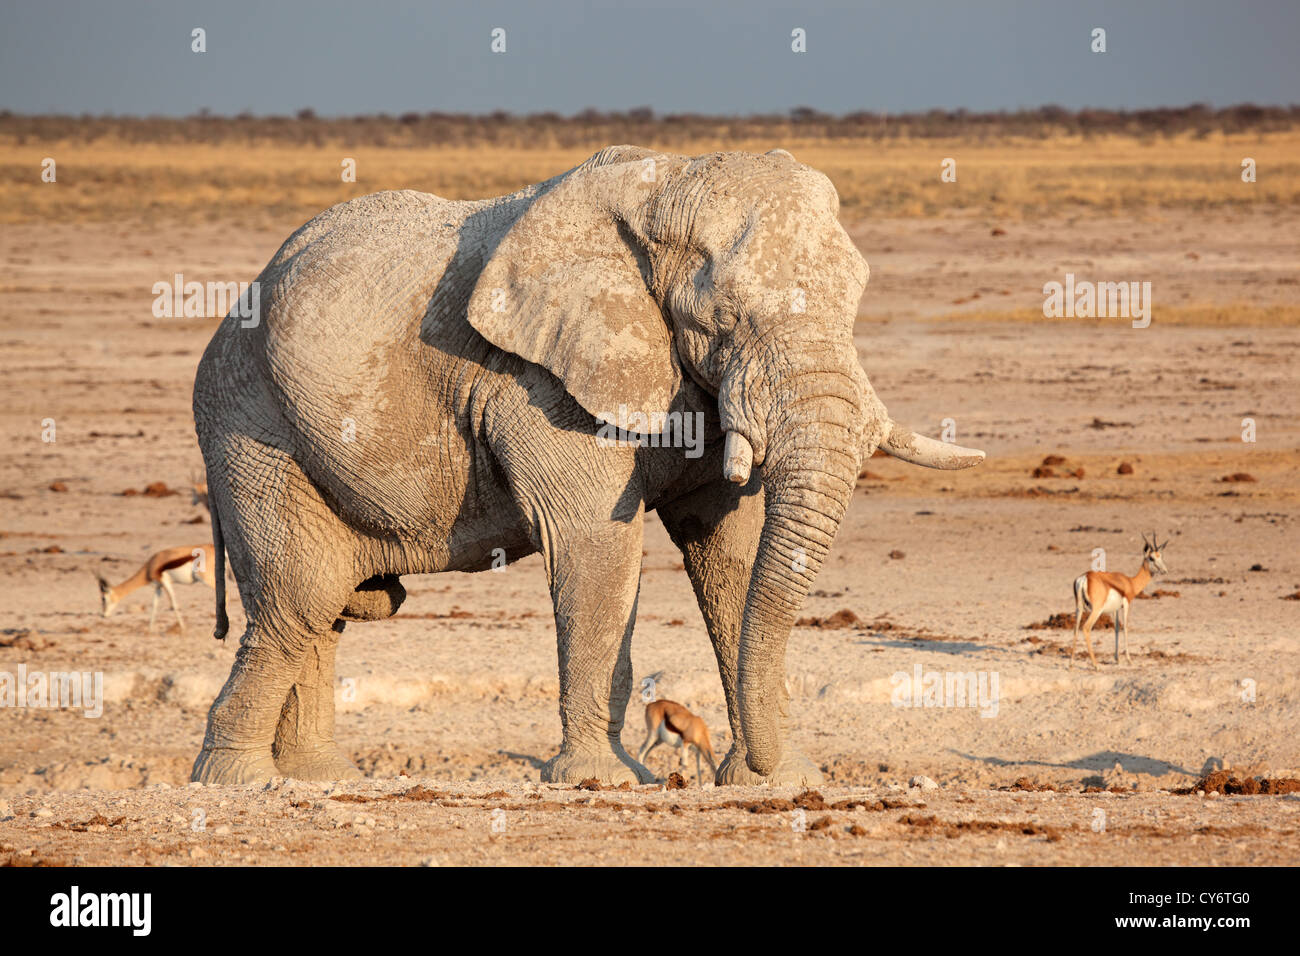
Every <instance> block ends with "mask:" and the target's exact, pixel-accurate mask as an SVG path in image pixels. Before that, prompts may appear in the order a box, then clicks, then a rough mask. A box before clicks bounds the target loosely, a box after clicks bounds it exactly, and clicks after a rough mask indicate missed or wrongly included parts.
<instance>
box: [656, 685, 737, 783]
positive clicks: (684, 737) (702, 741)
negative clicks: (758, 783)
mask: <svg viewBox="0 0 1300 956" xmlns="http://www.w3.org/2000/svg"><path fill="white" fill-rule="evenodd" d="M645 728H646V736H645V743H643V744H642V745H641V751H640V753H639V754H638V755H637V758H636V759H637V760H638V761H640V762H641V763H645V758H646V757H647V756H649V754H650V751H652V750H654V749H655V748H656V747H658V746H659V745H660V744H668V745H669V746H670V747H676V748H678V752H679V760H678V765H679V766H680V767H681V768H682V770H683V771H685V770H686V751H687V750H688V749H689V748H690V747H694V748H695V782H696V783H698V784H700V785H701V786H702V785H703V784H704V776H703V774H702V773H701V772H700V755H701V754H703V755H704V759H705V760H707V761H708V762H709V769H711V770H712V771H713V774H714V776H715V777H716V776H717V773H718V760H717V758H716V757H715V756H714V755H713V744H711V743H710V742H709V728H708V727H706V726H705V725H704V721H703V720H701V719H700V718H699V717H696V716H695V715H694V714H692V713H691V712H690V711H689V710H687V709H686V708H685V707H683V706H682V705H681V704H678V703H676V702H675V701H671V700H656V701H652V702H651V703H649V704H646V707H645Z"/></svg>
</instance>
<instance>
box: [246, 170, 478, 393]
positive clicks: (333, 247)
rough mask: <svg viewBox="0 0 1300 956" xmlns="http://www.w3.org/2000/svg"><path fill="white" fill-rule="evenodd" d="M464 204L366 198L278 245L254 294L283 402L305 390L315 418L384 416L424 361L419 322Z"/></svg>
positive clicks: (411, 196) (408, 196)
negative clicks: (329, 415)
mask: <svg viewBox="0 0 1300 956" xmlns="http://www.w3.org/2000/svg"><path fill="white" fill-rule="evenodd" d="M473 206H474V204H473V203H459V202H453V201H450V200H446V199H442V198H440V197H438V196H434V195H431V194H428V193H418V192H412V191H403V192H386V193H375V194H373V195H370V196H363V197H361V198H359V199H354V200H352V201H351V202H347V203H342V204H340V205H338V206H335V207H333V208H332V209H329V210H327V211H326V212H324V213H322V214H321V215H319V216H317V217H316V218H315V219H313V220H312V221H311V222H309V223H308V224H307V225H306V226H304V227H303V228H302V229H300V230H298V232H297V233H295V234H294V235H293V236H291V237H290V238H289V240H288V241H286V242H285V244H284V246H282V247H281V249H280V251H279V252H277V253H276V255H275V257H274V258H272V260H271V262H270V263H269V264H268V265H267V267H266V270H265V271H264V272H263V274H262V280H261V281H262V286H261V293H262V314H263V316H264V336H265V339H264V350H265V355H266V360H267V363H268V366H269V369H270V374H271V377H272V379H273V381H274V382H275V383H276V385H277V386H278V387H279V388H280V390H281V391H282V392H283V393H284V396H285V399H286V401H288V402H289V403H290V404H291V405H292V404H293V402H294V400H295V399H297V398H301V397H302V395H301V392H302V390H303V389H304V387H306V388H307V389H309V390H310V392H311V393H312V397H311V403H312V404H315V405H316V406H317V408H316V411H318V412H326V413H330V412H332V411H340V412H342V411H345V410H347V411H351V412H355V413H357V414H362V415H369V414H374V415H382V414H385V413H386V412H387V411H389V410H390V407H391V405H392V403H393V401H395V396H396V395H397V394H400V393H402V392H403V390H404V389H407V388H409V387H410V386H411V385H412V383H411V382H410V381H408V379H409V377H410V376H411V375H412V374H414V373H415V372H416V371H417V370H418V369H419V368H420V367H421V366H422V365H427V363H428V360H429V357H428V356H422V355H421V354H420V349H419V348H418V336H419V330H420V322H421V319H422V317H423V315H424V313H425V311H426V309H427V308H428V305H429V302H430V301H431V300H432V299H433V298H434V297H435V295H437V294H439V290H440V287H441V286H442V285H443V284H444V279H445V276H446V273H447V266H448V263H449V262H451V260H452V259H453V258H454V256H455V255H456V250H457V246H458V244H459V242H460V229H461V226H462V225H463V221H464V219H465V217H466V216H467V215H468V214H469V213H470V212H471V211H472V208H473ZM331 406H334V407H331ZM353 417H355V416H353Z"/></svg>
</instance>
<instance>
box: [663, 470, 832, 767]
mask: <svg viewBox="0 0 1300 956" xmlns="http://www.w3.org/2000/svg"><path fill="white" fill-rule="evenodd" d="M659 517H660V518H661V519H663V523H664V527H665V528H667V530H668V534H669V536H670V537H671V538H672V539H673V542H674V543H675V544H676V545H677V546H678V547H679V548H681V550H682V563H683V564H684V565H685V567H686V573H687V574H688V575H689V576H690V579H691V584H692V586H693V587H694V589H695V597H696V599H697V601H698V602H699V605H700V611H701V612H702V613H703V615H704V624H705V627H707V628H708V631H709V639H710V640H711V641H712V642H713V653H714V656H715V657H716V658H717V660H718V674H719V676H721V678H722V691H723V694H724V695H725V697H726V700H727V722H728V723H729V724H730V725H731V739H732V744H731V750H730V751H728V753H727V755H726V757H724V758H723V760H722V763H721V764H719V765H718V770H717V774H716V775H715V779H716V782H717V783H719V784H740V785H751V784H762V783H776V784H794V785H809V786H812V785H816V784H820V783H822V782H823V777H822V773H821V771H820V770H819V769H817V765H816V764H814V763H813V762H812V761H811V760H809V759H808V758H807V757H805V756H804V755H803V754H802V753H800V752H799V751H798V750H796V749H794V748H793V747H791V746H790V745H789V743H788V742H787V743H786V744H785V746H784V747H783V748H782V753H783V754H784V756H783V757H782V759H781V762H780V764H778V765H777V767H776V770H775V771H774V772H773V773H772V774H771V775H770V776H767V777H761V776H759V775H758V774H756V773H754V771H752V770H750V769H749V766H748V765H747V764H746V763H745V756H746V751H745V735H744V732H743V729H742V728H741V724H740V693H739V673H740V626H741V624H742V623H743V621H744V619H745V599H746V597H747V595H748V594H749V579H750V571H751V569H752V568H753V567H754V559H755V556H756V555H757V553H758V541H759V537H760V535H761V534H762V531H763V490H762V485H761V481H760V479H759V477H758V472H757V470H756V471H755V472H754V476H753V477H752V478H751V479H750V482H749V484H747V485H745V486H743V487H740V486H737V485H734V484H731V483H730V482H717V483H711V484H709V485H706V486H704V487H703V488H700V489H699V490H697V491H695V492H693V493H692V494H690V495H687V496H686V497H684V498H680V499H678V500H677V501H674V502H672V503H670V504H667V505H664V506H662V507H660V508H659ZM782 686H783V687H784V681H782ZM788 709H789V708H788V702H787V701H786V700H782V701H781V716H782V721H781V732H782V734H785V733H786V721H785V719H784V718H785V717H786V716H787V715H788Z"/></svg>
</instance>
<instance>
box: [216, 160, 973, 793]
mask: <svg viewBox="0 0 1300 956" xmlns="http://www.w3.org/2000/svg"><path fill="white" fill-rule="evenodd" d="M838 208H839V200H838V197H837V196H836V193H835V189H834V187H833V186H832V185H831V183H830V181H829V180H828V179H827V178H826V177H825V176H823V175H822V174H820V173H818V172H816V171H815V170H813V169H810V168H809V167H807V166H804V165H801V164H800V163H798V162H796V161H795V159H794V158H793V157H792V156H790V154H788V153H786V152H784V151H781V150H775V151H773V152H772V153H768V154H765V155H756V154H749V153H712V154H709V155H705V156H699V157H695V158H690V157H682V156H673V155H666V154H663V153H658V152H655V151H652V150H648V149H641V148H635V147H629V146H620V147H611V148H608V149H604V150H601V151H600V152H598V153H596V154H595V155H594V156H592V157H591V158H590V159H588V160H587V161H586V162H584V163H582V165H580V166H578V167H576V168H574V169H572V170H570V171H568V172H566V173H563V174H562V175H559V176H556V177H555V178H553V179H550V180H548V181H546V182H544V183H541V184H540V185H537V186H531V187H529V188H527V189H524V190H522V191H520V192H517V193H515V194H513V195H510V196H505V197H502V198H499V199H488V200H482V201H477V202H454V201H450V200H446V199H442V198H439V197H438V196H434V195H429V194H424V193H419V192H411V191H402V192H384V193H377V194H374V195H370V196H365V197H362V198H360V199H355V200H352V201H350V202H346V203H342V204H341V205H338V206H335V207H333V208H332V209H330V210H328V211H326V212H324V213H322V214H321V215H319V216H317V217H316V218H315V219H313V220H312V221H311V222H309V223H307V224H306V225H305V226H303V227H302V228H301V229H299V230H298V231H297V232H296V233H294V234H293V235H292V236H291V237H290V238H289V239H288V241H287V242H285V244H284V245H283V246H282V247H281V248H280V250H279V251H278V252H277V253H276V254H275V256H274V258H273V259H272V260H271V262H270V264H269V265H267V267H266V269H265V270H264V271H263V272H262V274H261V276H260V277H259V279H258V282H259V287H258V288H259V290H260V304H261V308H260V313H259V315H258V316H257V317H256V319H257V320H256V321H250V320H249V319H247V318H244V317H242V316H240V315H238V314H233V313H232V315H230V316H228V317H227V318H226V319H225V321H224V322H223V323H222V324H221V326H220V328H219V329H218V330H217V332H216V334H215V336H214V337H213V339H212V342H211V343H210V344H209V346H208V348H207V351H206V352H205V353H204V355H203V359H202V361H201V362H200V364H199V368H198V374H197V378H196V380H195V385H194V418H195V422H196V428H197V432H198V439H199V444H200V446H201V447H202V450H203V457H204V461H205V463H206V466H207V475H208V490H209V500H210V503H211V508H212V518H213V530H214V534H215V535H216V536H217V537H216V541H217V545H218V549H217V550H218V554H221V553H222V550H223V548H224V550H225V551H228V553H229V557H230V561H231V564H232V565H233V568H234V571H235V575H236V578H237V580H238V585H239V591H240V596H241V597H242V599H243V604H244V608H245V610H246V612H247V617H248V629H247V630H246V632H245V633H244V635H243V638H242V640H241V642H240V647H239V649H238V652H237V653H236V656H235V663H234V666H233V668H232V670H231V673H230V677H229V679H228V680H227V682H226V684H225V686H224V688H223V689H222V691H221V693H220V695H219V696H218V698H217V700H216V702H215V703H214V704H213V706H212V709H211V711H210V713H209V715H208V724H207V734H206V737H205V740H204V743H203V750H202V753H201V754H200V755H199V757H198V759H197V761H196V762H195V765H194V771H193V777H194V779H195V780H201V781H205V782H216V783H240V782H250V781H256V780H260V779H265V778H268V777H270V776H272V775H276V774H280V775H284V776H292V777H300V778H313V779H327V778H344V777H352V776H356V775H357V774H358V771H357V770H356V768H355V767H354V766H353V765H352V764H351V763H350V762H349V760H348V759H347V758H346V757H345V756H344V755H343V754H342V753H341V752H340V750H339V749H338V747H337V745H336V743H335V741H334V693H333V684H334V656H335V650H336V648H337V646H338V640H339V635H340V634H341V633H342V631H343V629H344V626H345V625H344V622H346V621H358V620H374V619H378V618H383V617H387V616H390V615H392V614H393V613H394V612H395V611H396V610H397V608H398V606H399V605H400V604H401V601H402V599H403V597H404V596H405V592H404V590H403V588H402V585H401V584H400V582H399V576H401V575H405V574H423V573H429V572H436V571H475V570H485V569H487V568H489V567H491V566H492V565H493V563H494V558H496V559H498V560H497V563H499V559H500V558H501V557H502V556H504V558H505V559H506V560H507V561H515V560H517V559H519V558H522V557H524V556H525V555H529V554H532V553H535V552H540V553H541V554H542V556H543V558H544V562H545V566H546V572H547V576H548V579H549V582H550V589H551V597H552V600H553V603H554V608H555V627H556V633H557V638H558V644H559V668H560V715H561V718H562V723H563V732H564V736H563V742H562V744H561V747H560V751H559V753H558V754H557V755H556V756H554V757H552V758H551V760H550V761H549V762H548V763H547V764H546V765H545V767H544V769H543V771H542V778H543V779H544V780H550V781H580V780H582V779H584V778H588V777H596V778H599V779H600V780H603V781H608V782H619V781H623V780H628V781H632V782H636V781H648V780H650V779H651V776H650V774H649V772H648V771H647V770H646V769H645V768H644V767H642V766H641V765H640V764H639V763H637V762H636V761H635V760H633V759H632V758H631V757H630V756H629V755H628V753H627V752H626V751H625V750H624V749H623V745H622V743H621V742H620V739H619V736H620V731H621V730H622V728H623V717H624V710H625V707H626V704H627V700H628V697H629V694H630V691H631V682H632V668H631V648H630V642H631V637H632V627H633V622H634V619H635V616H636V605H637V595H638V588H639V581H640V571H641V555H642V551H641V541H642V524H643V521H644V518H645V513H646V512H647V511H649V510H656V511H658V513H659V515H660V516H661V518H662V520H663V523H664V525H665V527H666V528H667V529H668V532H669V534H670V535H671V537H672V539H673V541H674V542H676V544H677V545H678V546H679V547H680V548H681V550H682V554H683V556H684V564H685V568H686V572H687V574H688V575H689V576H690V579H691V582H692V584H693V585H694V588H695V593H696V595H697V597H698V599H699V605H700V608H701V610H702V611H703V615H704V621H705V624H706V626H707V628H708V632H709V637H710V639H711V640H712V642H713V647H714V651H715V653H716V656H717V660H718V668H719V670H720V673H721V678H722V687H723V690H724V692H725V695H726V702H727V714H728V718H729V720H730V723H731V731H732V734H733V737H734V740H735V743H734V745H733V746H732V749H731V751H730V753H729V754H728V755H727V757H726V759H725V760H724V761H723V763H722V765H721V766H720V767H719V769H718V773H717V778H718V782H720V783H753V782H759V781H761V780H770V781H774V782H796V783H797V782H800V781H808V782H812V781H815V780H817V779H818V778H819V774H818V772H817V769H816V768H815V767H814V766H813V765H812V764H811V763H810V762H809V761H808V760H807V759H806V758H804V757H802V756H801V755H799V754H798V753H796V752H794V751H793V750H792V749H791V748H790V747H789V746H787V744H786V721H787V696H786V689H785V646H786V641H787V638H788V637H789V633H790V628H791V625H792V623H793V621H794V617H795V614H796V612H797V611H798V610H799V608H800V606H801V604H802V602H803V600H804V598H805V596H806V595H807V593H808V590H809V587H810V585H811V584H812V582H813V579H814V577H815V576H816V574H817V571H818V568H819V567H820V566H821V564H822V562H823V560H824V559H825V557H826V554H827V551H828V550H829V549H830V547H831V542H832V540H833V539H834V537H835V532H836V529H837V528H838V527H839V524H840V521H841V519H842V518H843V516H844V510H845V507H846V506H847V504H848V502H849V499H850V497H851V496H852V493H853V487H854V482H855V478H856V476H857V474H858V471H859V465H860V463H861V462H862V461H863V460H864V459H865V458H866V457H867V456H869V455H870V454H871V453H872V451H873V450H874V449H875V448H877V446H879V447H881V448H883V449H884V450H886V451H888V452H890V453H892V454H894V455H896V456H898V457H901V458H904V459H907V460H909V461H913V462H916V463H918V464H923V465H929V466H932V467H940V468H961V467H966V466H969V465H972V464H975V463H976V462H978V461H979V460H981V459H982V458H983V454H982V453H981V452H978V451H972V450H969V449H963V448H960V447H958V446H955V445H951V444H944V443H941V442H936V441H933V440H931V439H928V438H923V437H921V436H918V435H914V434H913V433H912V432H911V431H909V430H908V429H906V428H904V427H902V426H900V425H898V424H896V423H894V422H893V421H891V420H890V418H889V417H888V415H887V413H886V411H885V408H884V406H883V405H882V404H881V403H880V401H879V400H878V399H877V398H876V396H875V393H874V392H873V391H872V389H871V386H870V384H869V383H868V381H867V377H866V374H865V372H864V371H863V369H862V366H861V365H860V364H859V361H858V356H857V353H856V350H855V348H854V344H853V323H854V317H855V315H856V312H857V306H858V300H859V298H860V297H861V295H862V292H863V288H864V286H865V285H866V282H867V276H868V270H867V264H866V262H865V261H864V260H863V258H862V256H861V255H860V254H859V253H858V251H857V250H856V249H855V248H854V246H853V244H852V242H851V241H850V240H849V237H848V236H847V234H846V233H845V232H844V230H843V229H842V228H841V226H840V224H839V221H838V218H837V214H838ZM693 426H694V427H693ZM219 560H220V559H219ZM216 577H217V581H218V582H222V584H223V585H224V580H225V578H224V573H223V572H222V570H220V569H218V570H217V575H216ZM227 627H228V623H227V621H226V617H225V610H224V596H223V595H221V594H219V595H218V624H217V628H218V636H219V637H220V636H224V633H225V630H226V629H227ZM467 652H468V653H472V651H469V650H467Z"/></svg>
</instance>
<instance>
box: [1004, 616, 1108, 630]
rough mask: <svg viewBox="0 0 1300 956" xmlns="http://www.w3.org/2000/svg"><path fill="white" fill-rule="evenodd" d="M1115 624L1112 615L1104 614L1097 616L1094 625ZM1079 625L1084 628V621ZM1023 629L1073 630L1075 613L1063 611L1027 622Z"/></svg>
mask: <svg viewBox="0 0 1300 956" xmlns="http://www.w3.org/2000/svg"><path fill="white" fill-rule="evenodd" d="M1085 620H1086V618H1085ZM1114 626H1115V625H1114V621H1112V620H1111V616H1110V615H1109V614H1103V615H1102V616H1101V617H1099V618H1097V623H1096V624H1094V625H1093V630H1096V629H1097V628H1107V627H1114ZM1079 627H1080V628H1081V629H1082V627H1083V624H1082V622H1081V623H1080V625H1079ZM1023 629H1024V630H1026V631H1073V630H1074V615H1073V614H1071V613H1070V612H1069V611H1061V612H1060V613H1059V614H1053V615H1052V616H1051V617H1049V618H1047V619H1046V620H1043V621H1034V623H1032V624H1026V625H1025V626H1024V628H1023Z"/></svg>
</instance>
